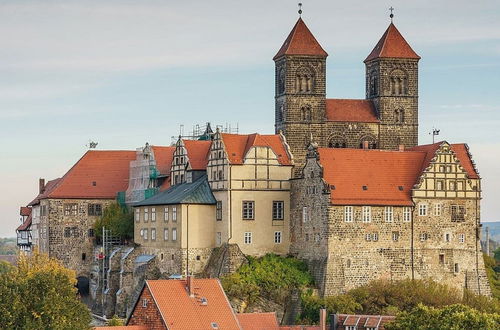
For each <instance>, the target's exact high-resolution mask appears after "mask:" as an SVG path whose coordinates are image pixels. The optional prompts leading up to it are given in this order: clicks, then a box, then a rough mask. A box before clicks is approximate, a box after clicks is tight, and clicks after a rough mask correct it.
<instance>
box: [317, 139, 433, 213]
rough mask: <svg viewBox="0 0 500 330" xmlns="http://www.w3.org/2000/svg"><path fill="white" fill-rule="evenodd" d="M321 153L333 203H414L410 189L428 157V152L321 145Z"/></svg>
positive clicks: (321, 160)
mask: <svg viewBox="0 0 500 330" xmlns="http://www.w3.org/2000/svg"><path fill="white" fill-rule="evenodd" d="M318 152H319V156H320V163H321V165H322V166H323V170H324V179H325V181H326V182H327V183H328V184H329V185H330V186H331V189H332V190H331V202H332V204H334V205H408V206H411V205H412V199H411V189H412V188H413V185H414V184H415V183H416V181H417V178H418V177H419V175H420V173H421V168H422V163H423V162H424V160H425V156H426V153H425V152H416V151H413V152H409V151H405V152H401V151H388V150H363V149H329V148H318ZM364 186H365V187H366V190H365V189H364V188H363V187H364ZM400 186H401V187H402V190H400V189H399V187H400Z"/></svg>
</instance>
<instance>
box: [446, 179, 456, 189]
mask: <svg viewBox="0 0 500 330" xmlns="http://www.w3.org/2000/svg"><path fill="white" fill-rule="evenodd" d="M448 187H449V188H450V190H451V191H455V190H456V189H457V187H456V182H455V181H450V182H449V184H448Z"/></svg>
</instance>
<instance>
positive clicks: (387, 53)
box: [365, 23, 420, 62]
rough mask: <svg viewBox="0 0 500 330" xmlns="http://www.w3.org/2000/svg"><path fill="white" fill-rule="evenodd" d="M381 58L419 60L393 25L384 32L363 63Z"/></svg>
mask: <svg viewBox="0 0 500 330" xmlns="http://www.w3.org/2000/svg"><path fill="white" fill-rule="evenodd" d="M381 57H384V58H413V59H420V56H418V55H417V53H415V51H414V50H413V49H412V48H411V47H410V45H409V44H408V43H407V42H406V40H405V38H404V37H403V36H402V35H401V33H399V31H398V29H397V28H396V26H395V25H394V24H393V23H391V24H390V25H389V27H388V28H387V30H385V32H384V34H383V35H382V38H380V40H379V41H378V43H377V45H376V46H375V48H373V50H372V52H371V53H370V55H368V57H367V58H366V60H365V62H367V61H370V60H373V59H375V58H381Z"/></svg>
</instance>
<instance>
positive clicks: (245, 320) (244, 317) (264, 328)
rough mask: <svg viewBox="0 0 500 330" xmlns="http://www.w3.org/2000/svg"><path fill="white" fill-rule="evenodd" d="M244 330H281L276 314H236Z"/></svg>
mask: <svg viewBox="0 0 500 330" xmlns="http://www.w3.org/2000/svg"><path fill="white" fill-rule="evenodd" d="M236 316H237V317H238V321H239V322H240V325H241V327H242V328H243V330H280V326H279V324H278V319H277V318H276V313H274V312H272V313H243V314H236Z"/></svg>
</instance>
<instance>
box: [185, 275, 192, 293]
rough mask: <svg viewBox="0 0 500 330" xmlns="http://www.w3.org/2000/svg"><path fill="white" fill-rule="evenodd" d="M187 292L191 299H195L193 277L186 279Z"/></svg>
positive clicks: (189, 276)
mask: <svg viewBox="0 0 500 330" xmlns="http://www.w3.org/2000/svg"><path fill="white" fill-rule="evenodd" d="M186 284H187V291H188V295H189V296H190V297H194V288H193V275H188V276H187V277H186Z"/></svg>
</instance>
